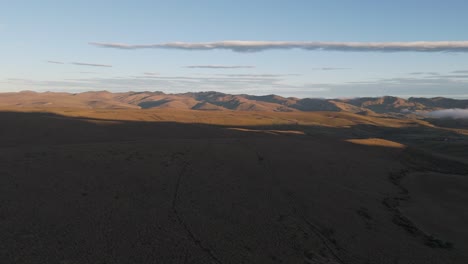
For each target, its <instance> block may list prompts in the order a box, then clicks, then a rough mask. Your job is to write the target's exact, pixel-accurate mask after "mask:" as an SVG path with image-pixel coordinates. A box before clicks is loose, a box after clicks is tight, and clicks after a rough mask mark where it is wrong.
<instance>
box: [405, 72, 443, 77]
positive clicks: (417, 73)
mask: <svg viewBox="0 0 468 264" xmlns="http://www.w3.org/2000/svg"><path fill="white" fill-rule="evenodd" d="M409 74H411V75H433V76H437V75H440V73H438V72H410V73H409Z"/></svg>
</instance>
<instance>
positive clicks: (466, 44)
mask: <svg viewBox="0 0 468 264" xmlns="http://www.w3.org/2000/svg"><path fill="white" fill-rule="evenodd" d="M89 44H90V45H94V46H98V47H104V48H117V49H127V50H131V49H180V50H216V49H221V50H231V51H235V52H259V51H263V50H273V49H276V50H278V49H303V50H324V51H354V52H371V51H372V52H468V41H415V42H321V41H310V42H300V41H239V40H232V41H219V42H169V43H156V44H135V45H132V44H126V43H103V42H90V43H89Z"/></svg>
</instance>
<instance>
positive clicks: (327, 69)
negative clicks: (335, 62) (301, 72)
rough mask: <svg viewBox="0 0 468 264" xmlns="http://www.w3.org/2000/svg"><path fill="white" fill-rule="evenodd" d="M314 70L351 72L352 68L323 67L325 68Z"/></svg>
mask: <svg viewBox="0 0 468 264" xmlns="http://www.w3.org/2000/svg"><path fill="white" fill-rule="evenodd" d="M312 70H319V71H339V70H350V68H336V67H323V68H313V69H312Z"/></svg>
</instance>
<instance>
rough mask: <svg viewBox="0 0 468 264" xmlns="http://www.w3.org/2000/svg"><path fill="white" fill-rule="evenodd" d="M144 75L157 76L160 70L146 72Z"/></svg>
mask: <svg viewBox="0 0 468 264" xmlns="http://www.w3.org/2000/svg"><path fill="white" fill-rule="evenodd" d="M143 74H144V75H149V76H157V75H159V72H144V73H143Z"/></svg>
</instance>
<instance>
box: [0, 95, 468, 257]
mask: <svg viewBox="0 0 468 264" xmlns="http://www.w3.org/2000/svg"><path fill="white" fill-rule="evenodd" d="M11 96H13V95H11ZM16 96H17V95H16ZM54 96H55V95H54ZM102 96H104V97H106V96H107V98H110V97H112V98H114V95H109V94H106V93H103V94H99V95H98V97H95V96H94V97H92V99H90V100H91V101H96V102H95V106H96V107H89V100H88V99H87V100H88V101H84V100H77V101H74V103H73V104H71V105H70V106H69V107H64V106H61V105H57V103H54V104H56V105H55V106H53V105H52V106H51V105H50V104H49V105H47V104H43V105H38V104H35V105H32V104H31V102H32V101H34V100H36V99H34V100H33V99H28V100H32V101H30V102H29V103H28V104H26V103H22V105H17V103H13V101H11V100H10V101H9V100H8V99H4V98H3V99H0V102H2V100H3V103H2V104H1V105H2V106H1V110H0V124H1V126H0V237H1V240H0V262H1V263H63V264H65V263H67V264H81V263H223V264H227V263H341V264H344V263H346V264H348V263H349V264H353V263H362V264H365V263H392V264H394V263H401V264H402V263H444V264H445V263H447V264H449V263H460V264H462V263H467V262H468V243H467V239H466V237H467V236H468V231H467V230H468V228H467V227H466V223H467V222H468V215H467V213H466V212H467V210H466V205H467V204H468V182H467V179H468V178H467V177H468V176H467V175H468V162H467V159H468V152H467V151H466V147H468V136H467V135H468V131H467V130H466V128H464V127H462V126H453V125H452V126H444V125H443V124H441V123H438V122H433V121H432V120H430V119H424V118H415V117H413V116H404V117H403V116H402V117H398V116H396V115H395V114H389V113H387V112H385V113H379V111H380V110H379V109H383V108H385V109H387V108H388V105H384V106H381V107H374V108H373V110H366V114H364V113H362V110H363V109H362V107H364V106H365V107H368V105H374V106H375V105H376V104H370V103H368V104H366V105H359V106H355V107H359V109H355V108H352V107H351V108H352V109H354V110H353V111H348V110H349V107H348V108H346V109H344V108H340V110H337V111H335V110H333V109H328V110H327V111H304V110H299V109H294V108H292V107H289V106H288V108H290V109H291V111H289V110H288V111H274V110H272V109H270V108H269V109H263V110H258V109H257V110H255V111H251V110H252V109H250V110H249V109H223V110H222V111H219V108H217V109H218V110H216V111H207V110H200V109H198V110H197V109H194V108H193V107H192V108H191V109H185V108H183V109H181V108H180V107H179V108H178V107H167V108H161V107H156V108H149V107H148V108H147V107H141V105H140V107H133V108H132V107H127V106H125V107H121V105H120V106H119V107H101V106H103V104H104V103H102V102H105V100H104V99H100V98H102ZM33 97H34V96H33ZM58 97H60V96H58ZM51 98H52V97H51ZM54 98H55V97H54ZM96 98H97V99H96ZM276 99H277V100H279V99H278V98H276ZM41 100H42V99H41ZM53 100H56V99H53ZM53 100H52V99H50V98H49V99H47V100H46V99H44V100H43V102H49V101H53ZM109 100H111V99H109ZM160 100H162V99H160ZM269 100H273V99H269ZM288 100H293V99H288ZM355 101H357V99H355ZM16 102H19V101H16ZM23 102H25V100H23ZM112 102H114V99H112ZM146 102H148V101H146ZM366 102H369V100H367V101H366ZM382 102H383V101H381V102H380V103H382ZM140 103H142V102H140ZM198 103H199V102H198ZM198 103H195V104H194V105H196V104H198ZM348 103H349V102H348ZM401 103H403V102H400V101H398V104H401ZM146 104H147V105H151V103H146ZM291 104H294V103H291ZM296 104H297V102H296ZM303 104H304V103H303ZM343 104H344V102H343ZM343 104H341V107H343ZM354 104H355V105H357V103H355V102H354ZM112 105H114V106H115V103H112ZM152 105H153V106H154V103H153V104H152ZM212 105H215V104H212ZM265 105H266V103H265V104H263V106H265ZM314 105H315V104H314ZM327 105H328V103H327ZM333 105H334V106H337V105H338V104H333ZM349 105H351V104H349ZM380 105H381V104H380ZM392 105H397V104H395V102H392ZM204 106H207V104H205V105H204ZM208 106H210V105H208ZM218 106H219V105H218ZM267 106H269V107H271V105H267ZM210 107H211V106H210ZM275 107H276V106H275ZM140 108H146V109H140ZM213 108H214V107H213ZM275 109H278V108H275ZM284 109H286V108H283V110H284ZM366 109H367V108H366ZM392 109H393V108H392ZM247 110H248V111H247ZM355 110H356V111H355ZM357 110H359V111H357ZM380 112H382V111H380Z"/></svg>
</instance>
